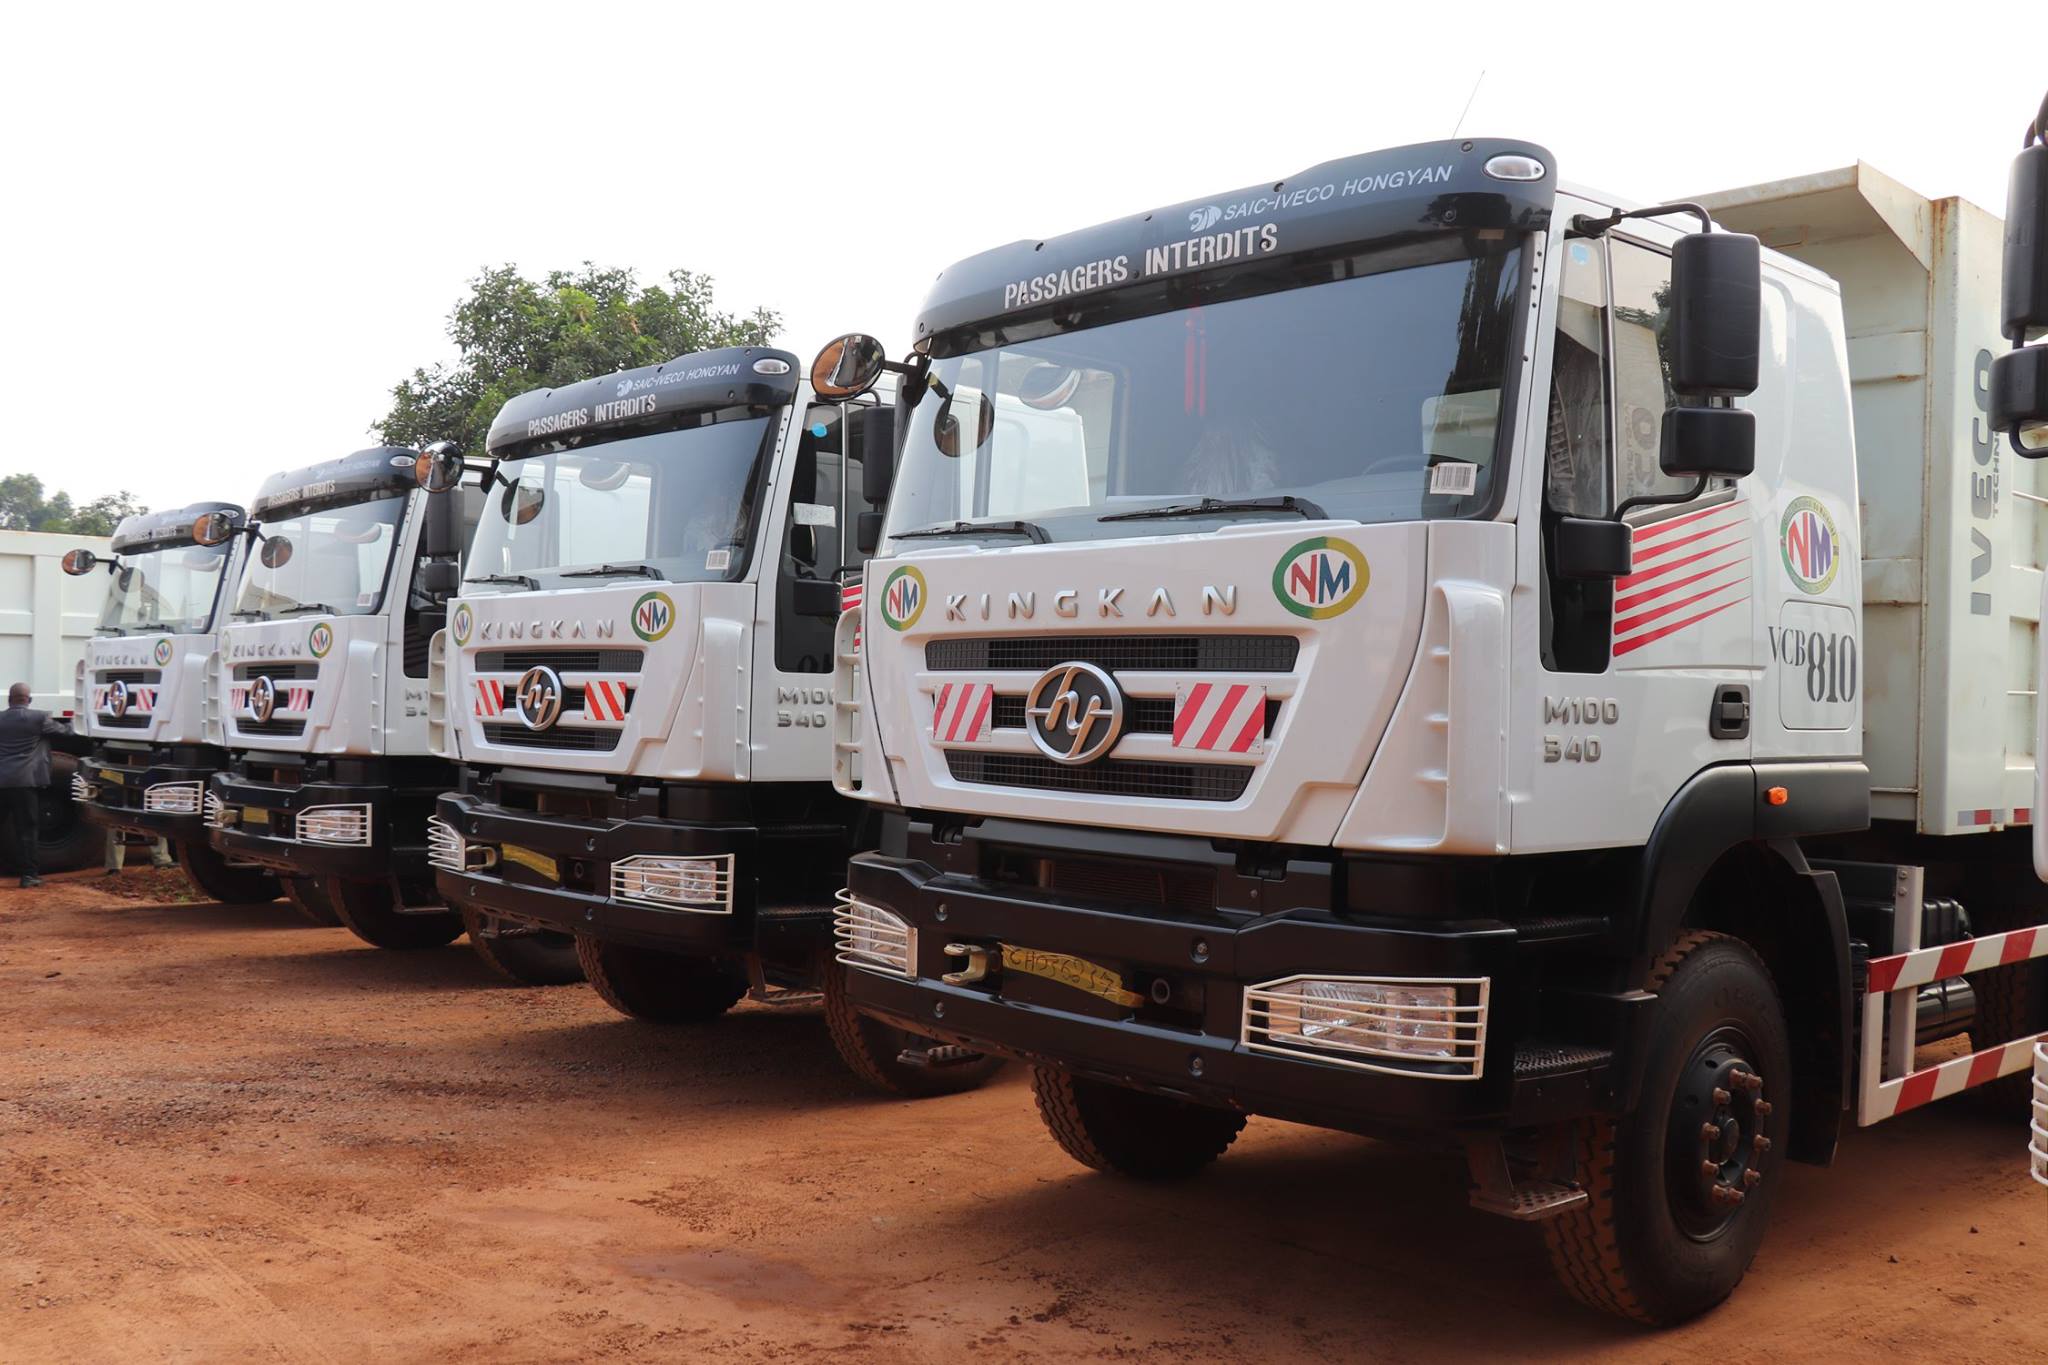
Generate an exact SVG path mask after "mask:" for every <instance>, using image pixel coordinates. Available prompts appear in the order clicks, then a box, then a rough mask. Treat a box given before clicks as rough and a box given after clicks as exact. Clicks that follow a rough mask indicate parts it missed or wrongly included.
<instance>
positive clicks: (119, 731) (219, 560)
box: [64, 502, 278, 903]
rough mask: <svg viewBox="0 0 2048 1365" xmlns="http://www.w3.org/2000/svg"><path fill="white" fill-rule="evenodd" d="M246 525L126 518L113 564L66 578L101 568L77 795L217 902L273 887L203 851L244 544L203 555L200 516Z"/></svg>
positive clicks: (229, 511)
mask: <svg viewBox="0 0 2048 1365" xmlns="http://www.w3.org/2000/svg"><path fill="white" fill-rule="evenodd" d="M202 517H212V518H215V519H217V520H219V521H220V522H222V523H225V524H227V525H230V526H237V527H239V526H240V525H242V524H243V521H244V514H243V511H242V509H241V508H240V507H238V506H236V505H235V504H233V503H226V502H195V503H193V504H192V505H190V506H189V507H181V508H175V509H171V510H168V511H162V512H150V513H146V514H142V515H138V516H132V517H127V518H124V519H123V520H122V522H121V524H120V525H119V526H117V527H116V528H115V529H114V536H113V540H112V543H111V548H110V554H109V557H108V558H106V559H104V560H102V559H101V558H99V557H98V556H97V555H95V554H94V553H93V552H92V551H90V550H73V551H72V552H71V553H69V554H67V555H66V556H65V557H64V571H65V572H66V573H69V574H74V575H79V576H84V575H88V574H92V573H94V572H97V571H101V570H104V572H105V573H106V575H107V596H106V602H105V605H104V606H103V607H102V609H101V611H100V617H99V624H98V627H97V629H96V631H95V633H94V636H93V639H92V642H91V643H90V644H89V645H88V646H87V648H86V655H85V658H84V659H83V660H81V661H80V663H79V666H78V673H77V699H76V705H77V712H78V715H79V716H80V718H81V720H82V724H81V726H80V727H79V728H80V729H81V730H82V731H83V732H84V733H85V734H86V735H87V736H88V737H90V738H91V740H92V741H93V751H92V754H91V756H90V757H88V758H86V759H84V760H82V761H81V762H80V764H79V768H78V773H77V775H76V776H75V777H74V778H73V779H72V794H73V796H74V798H75V799H76V800H77V801H78V802H79V805H80V808H81V809H82V810H83V812H84V814H85V818H86V819H87V820H88V821H90V822H91V823H92V824H94V825H96V826H99V827H100V828H103V829H110V830H116V831H119V832H121V833H123V834H137V835H141V836H143V837H145V838H150V839H167V840H169V841H170V843H171V846H172V848H173V849H174V850H175V853H176V856H177V858H178V861H179V864H180V865H181V866H182V867H183V868H184V869H185V874H186V876H188V877H190V878H191V879H192V882H193V883H194V884H195V885H196V886H197V887H198V888H199V889H200V890H201V891H204V892H205V893H206V894H207V895H209V896H212V897H213V898H214V899H215V900H220V901H227V902H230V903H233V902H243V901H268V900H275V899H276V898H277V895H278V885H277V881H276V879H275V878H273V877H271V876H270V875H269V874H268V873H267V872H264V871H263V870H262V869H260V868H255V867H251V866H247V865H241V866H237V865H233V864H230V863H229V862H228V861H227V860H226V859H224V858H222V857H221V856H220V855H219V854H217V853H216V852H215V851H214V850H213V848H212V846H211V845H210V844H209V843H208V842H207V831H206V826H205V825H204V823H203V822H202V807H203V805H204V802H205V797H206V787H207V784H208V783H209V782H211V781H212V780H213V775H214V774H215V773H217V772H219V771H221V769H223V768H224V767H225V766H226V762H227V755H226V753H225V751H224V750H222V749H221V748H220V747H219V745H217V744H215V743H213V742H211V741H210V740H209V738H208V734H207V729H206V713H205V693H206V678H207V671H208V669H209V668H211V667H212V660H213V654H214V650H215V646H216V642H217V635H216V632H217V631H218V629H219V627H220V623H221V619H222V618H223V617H224V616H225V615H226V614H227V608H228V601H229V598H230V596H231V595H232V593H233V591H234V584H235V577H236V574H237V573H238V572H239V571H240V568H241V547H242V543H243V542H242V541H241V539H240V538H235V539H231V540H229V541H227V542H223V543H219V544H214V545H202V544H200V543H199V542H198V541H197V540H195V539H194V538H193V533H194V528H195V526H196V524H197V523H198V521H199V520H200V518H202Z"/></svg>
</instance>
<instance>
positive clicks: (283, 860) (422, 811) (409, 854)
mask: <svg viewBox="0 0 2048 1365" xmlns="http://www.w3.org/2000/svg"><path fill="white" fill-rule="evenodd" d="M355 767H356V768H357V769H359V770H360V771H359V772H357V773H356V774H354V776H356V777H357V778H358V779H361V778H369V779H370V780H354V781H347V782H343V781H336V780H333V779H332V778H329V777H325V776H315V775H313V774H312V773H309V774H308V776H307V780H302V781H291V780H286V781H257V780H255V779H253V778H251V777H250V776H249V775H248V774H247V773H246V772H244V771H242V770H240V769H239V767H237V768H235V769H231V770H230V771H228V772H224V773H215V774H214V776H213V784H212V788H211V790H212V793H213V795H214V796H215V797H217V798H218V799H219V801H220V803H221V807H222V819H223V820H224V822H225V823H223V824H220V825H216V826H213V827H211V828H210V829H209V830H208V835H209V838H210V842H211V843H212V845H213V847H214V848H216V849H218V850H219V851H220V852H221V853H223V854H226V855H228V856H230V857H234V858H239V859H246V860H247V861H249V862H252V863H257V864H260V865H261V866H263V867H267V868H270V869H271V870H273V871H275V872H278V873H281V874H283V875H285V876H291V877H328V876H339V877H347V878H350V879H352V880H356V881H381V880H385V879H391V878H395V879H397V880H398V881H400V882H416V883H419V884H422V885H424V884H426V883H428V882H430V881H431V880H432V876H431V869H430V868H429V867H428V866H427V849H426V817H427V813H428V806H427V805H426V802H427V800H428V799H429V798H428V797H426V796H424V795H421V794H417V793H414V792H409V791H406V790H403V789H401V788H400V787H399V786H396V785H394V784H393V783H392V782H391V781H388V780H385V781H378V780H375V779H376V775H377V773H378V769H379V767H380V765H378V764H377V763H375V762H374V761H359V762H357V763H356V764H355ZM314 806H368V807H369V819H368V838H369V841H368V842H367V843H347V844H343V843H323V842H319V841H315V840H308V839H301V838H299V837H298V835H297V824H298V817H299V814H300V813H301V812H302V811H305V810H307V809H309V808H311V807H314Z"/></svg>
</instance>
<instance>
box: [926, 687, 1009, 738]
mask: <svg viewBox="0 0 2048 1365" xmlns="http://www.w3.org/2000/svg"><path fill="white" fill-rule="evenodd" d="M995 699H996V689H995V684H993V683H946V684H944V685H943V686H941V687H940V688H939V690H938V693H937V695H936V696H934V697H933V698H932V738H933V739H935V740H937V741H938V742H939V743H941V744H978V743H980V742H981V741H983V740H985V739H987V738H989V736H990V735H991V734H992V733H993V732H994V728H995V714H994V713H995Z"/></svg>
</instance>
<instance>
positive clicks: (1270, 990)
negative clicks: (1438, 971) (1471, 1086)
mask: <svg viewBox="0 0 2048 1365" xmlns="http://www.w3.org/2000/svg"><path fill="white" fill-rule="evenodd" d="M1487 987H1488V981H1487V979H1486V978H1484V977H1479V978H1474V979H1457V980H1445V979H1419V978H1402V977H1356V976H1343V977H1319V976H1292V977H1284V978H1282V979H1280V980H1277V981H1268V982H1263V983H1261V984H1259V985H1256V986H1251V987H1248V988H1246V990H1245V998H1244V1030H1243V1035H1242V1036H1243V1042H1244V1044H1245V1046H1247V1047H1250V1048H1254V1049H1257V1050H1259V1051H1265V1052H1291V1053H1296V1054H1300V1053H1303V1052H1313V1053H1316V1054H1321V1055H1323V1059H1324V1060H1327V1061H1333V1062H1339V1063H1341V1064H1343V1065H1346V1066H1353V1067H1357V1068H1359V1069H1361V1070H1366V1071H1394V1072H1398V1073H1401V1074H1414V1075H1424V1076H1438V1077H1443V1078H1446V1079H1456V1080H1476V1079H1477V1078H1478V1076H1479V1072H1480V1067H1481V1064H1482V1062H1483V1060H1484V1057H1485V1052H1486V1005H1487ZM1402 1063H1409V1065H1405V1066H1404V1065H1401V1064H1402ZM1416 1064H1420V1065H1419V1066H1418V1065H1416Z"/></svg>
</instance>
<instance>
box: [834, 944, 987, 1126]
mask: <svg viewBox="0 0 2048 1365" xmlns="http://www.w3.org/2000/svg"><path fill="white" fill-rule="evenodd" d="M825 1028H826V1030H827V1031H828V1032H829V1033H830V1034H831V1035H832V1046H833V1047H834V1048H835V1049H836V1050H837V1051H838V1053H839V1060H841V1061H843V1062H845V1063H846V1065H847V1067H848V1068H849V1069H851V1070H852V1072H853V1074H854V1075H856V1076H858V1077H860V1078H861V1079H862V1080H864V1081H866V1082H867V1083H868V1084H869V1085H871V1086H873V1087H875V1089H877V1090H882V1091H886V1092H888V1093H889V1094H891V1095H902V1096H903V1097H905V1098H906V1099H923V1098H925V1097H926V1096H928V1095H957V1094H959V1093H960V1092H961V1091H963V1090H973V1089H975V1088H976V1087H978V1086H980V1085H981V1084H982V1083H983V1082H984V1081H986V1080H988V1078H989V1077H991V1076H993V1075H995V1074H996V1072H998V1071H1000V1070H1001V1069H1002V1066H1003V1059H1002V1058H1000V1057H991V1056H989V1055H988V1054H987V1053H985V1052H975V1051H973V1050H971V1049H969V1048H964V1047H947V1048H944V1049H941V1048H940V1045H939V1042H938V1040H937V1039H935V1038H927V1037H925V1036H924V1035H923V1034H921V1033H910V1032H908V1031H906V1030H904V1029H900V1028H896V1027H894V1026H892V1025H889V1024H885V1023H883V1022H882V1021H881V1020H879V1019H870V1018H868V1017H867V1016H866V1015H864V1014H862V1013H861V1012H860V1011H859V1010H857V1009H855V1008H854V1007H853V1002H852V1001H851V1000H848V999H847V998H846V971H845V969H844V968H842V967H841V966H840V965H839V964H838V963H836V962H827V963H826V964H825ZM905 1052H917V1053H921V1054H924V1055H925V1057H926V1059H927V1060H926V1061H925V1063H924V1065H922V1066H917V1065H913V1064H911V1063H909V1062H905V1061H903V1060H902V1057H903V1054H904V1053H905ZM933 1054H937V1055H936V1056H934V1055H933Z"/></svg>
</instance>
